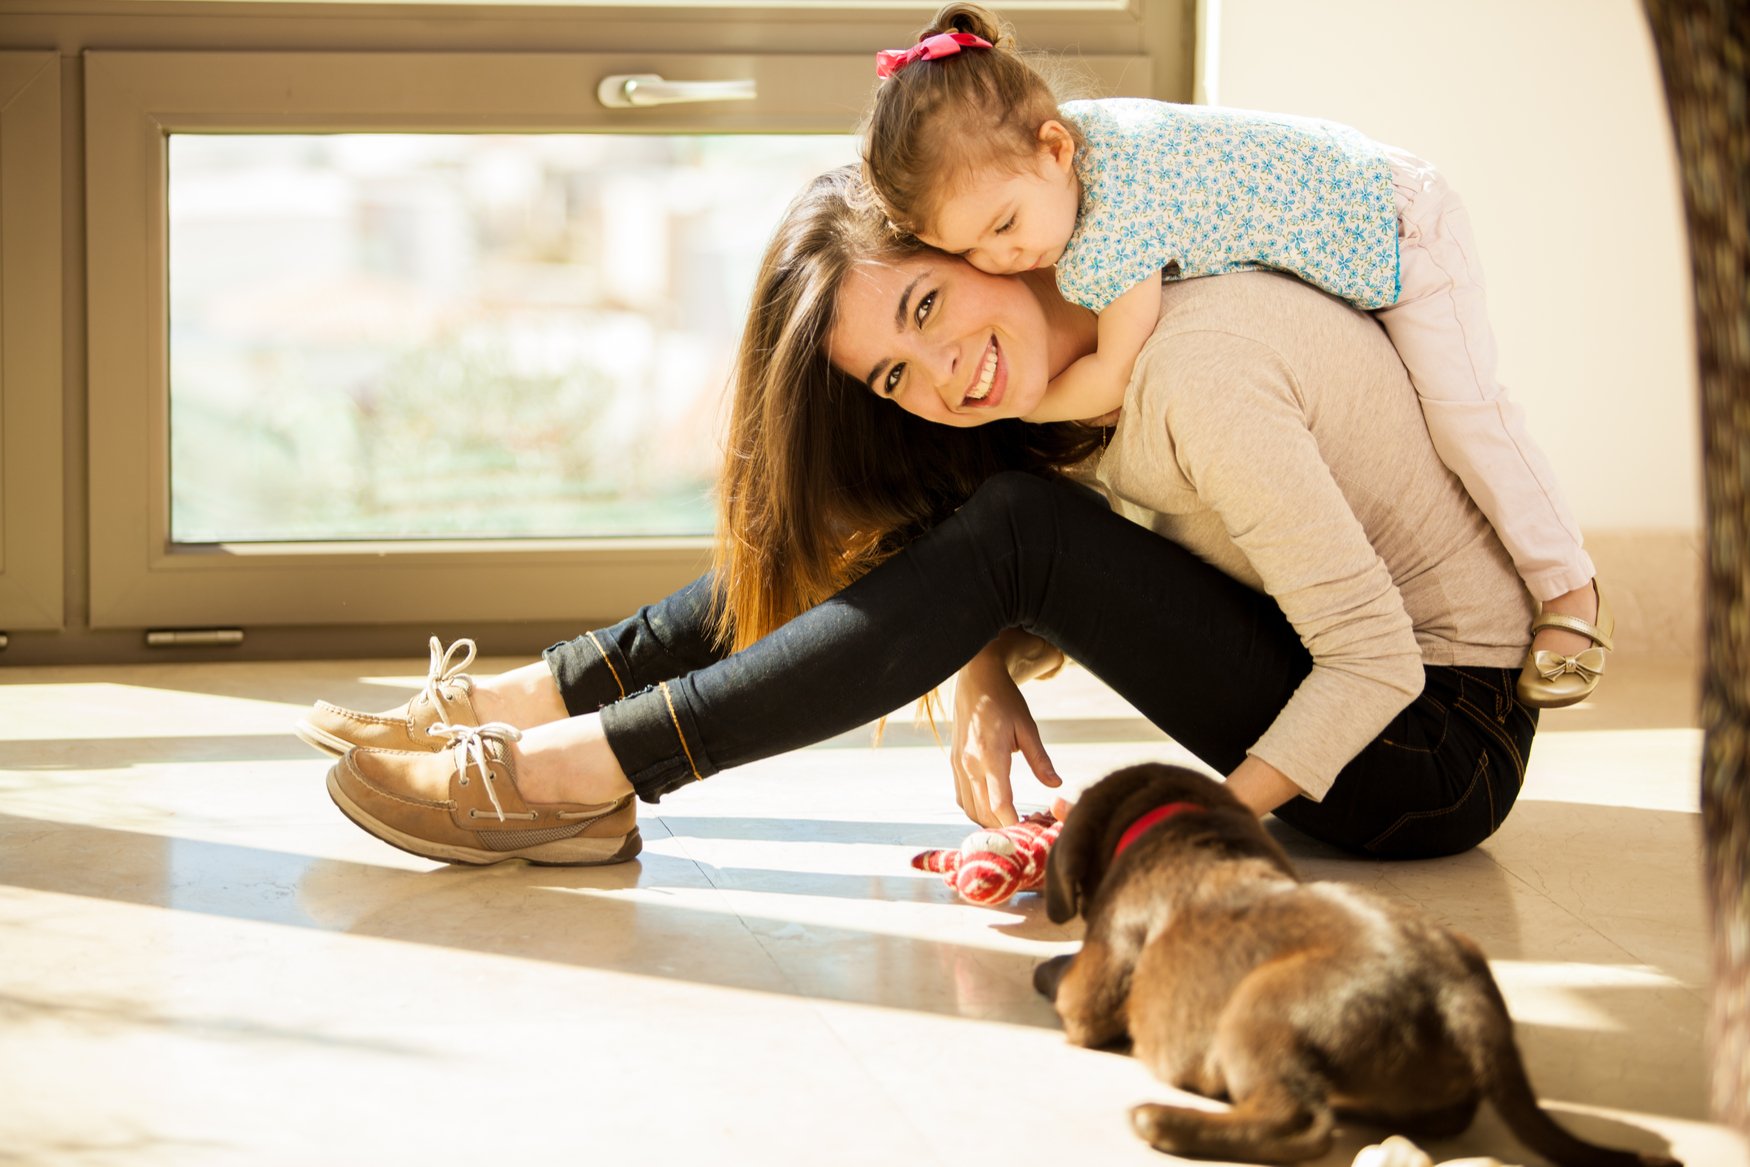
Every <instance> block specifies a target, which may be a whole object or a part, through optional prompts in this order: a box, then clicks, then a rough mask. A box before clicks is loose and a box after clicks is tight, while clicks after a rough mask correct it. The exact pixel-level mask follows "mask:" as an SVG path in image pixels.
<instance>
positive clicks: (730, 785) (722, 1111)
mask: <svg viewBox="0 0 1750 1167" xmlns="http://www.w3.org/2000/svg"><path fill="white" fill-rule="evenodd" d="M422 672H423V662H415V661H394V662H375V663H372V664H369V665H366V666H361V665H360V664H358V663H357V662H354V663H350V664H348V663H324V664H276V665H200V666H195V665H165V666H155V667H143V668H125V669H62V670H49V669H22V668H15V669H10V670H7V669H3V668H0V951H3V952H4V954H5V956H4V959H3V960H0V1100H3V1101H0V1162H5V1163H18V1162H22V1163H32V1164H35V1163H43V1164H50V1163H52V1164H78V1165H87V1164H89V1165H99V1164H104V1165H107V1164H128V1165H130V1167H132V1165H138V1164H174V1165H176V1167H192V1165H205V1164H230V1163H284V1164H314V1163H341V1164H352V1163H358V1164H395V1163H415V1162H418V1163H422V1164H444V1163H458V1162H463V1161H465V1160H474V1159H476V1158H477V1157H479V1156H483V1155H490V1156H492V1157H493V1158H504V1159H511V1160H514V1159H517V1158H523V1157H526V1158H527V1159H528V1160H529V1161H532V1162H559V1161H571V1162H614V1161H618V1162H630V1163H653V1164H667V1163H680V1162H684V1161H706V1162H711V1163H714V1164H791V1163H795V1164H809V1165H811V1167H814V1165H822V1167H826V1165H837V1164H880V1165H883V1167H892V1165H898V1164H906V1165H908V1167H909V1165H913V1164H953V1165H955V1167H964V1165H966V1164H987V1163H1002V1162H1009V1163H1014V1162H1031V1163H1053V1162H1056V1163H1091V1162H1098V1163H1102V1164H1123V1163H1136V1164H1147V1163H1161V1162H1165V1161H1167V1160H1166V1159H1165V1157H1163V1156H1160V1155H1157V1154H1155V1153H1154V1152H1152V1151H1149V1150H1148V1149H1147V1148H1146V1147H1144V1146H1143V1145H1142V1144H1141V1143H1140V1142H1138V1141H1137V1140H1135V1139H1134V1138H1133V1137H1132V1135H1131V1134H1130V1132H1129V1129H1128V1125H1127V1122H1126V1118H1125V1112H1126V1110H1127V1108H1128V1107H1129V1106H1130V1105H1131V1104H1133V1103H1135V1102H1138V1101H1141V1100H1144V1099H1166V1098H1168V1097H1170V1096H1172V1094H1173V1092H1172V1091H1170V1090H1168V1089H1167V1088H1166V1087H1164V1086H1162V1085H1160V1084H1158V1083H1156V1082H1154V1081H1153V1080H1152V1079H1150V1078H1149V1077H1148V1076H1147V1075H1146V1074H1145V1073H1144V1072H1143V1071H1142V1069H1141V1068H1140V1067H1139V1066H1138V1065H1136V1064H1135V1063H1134V1062H1133V1061H1132V1060H1130V1059H1129V1058H1127V1057H1125V1056H1122V1055H1119V1054H1114V1053H1104V1052H1091V1051H1086V1050H1079V1049H1072V1048H1070V1047H1068V1046H1066V1045H1065V1044H1064V1043H1063V1041H1062V1039H1061V1036H1060V1034H1059V1033H1058V1031H1057V1029H1056V1024H1055V1017H1054V1015H1053V1014H1052V1012H1051V1010H1050V1009H1049V1007H1048V1006H1047V1005H1046V1004H1045V1003H1044V1002H1043V1001H1041V1000H1039V999H1037V998H1036V997H1035V996H1034V995H1033V993H1032V991H1031V989H1030V988H1029V977H1030V973H1031V969H1032V966H1033V964H1034V963H1035V962H1036V961H1037V960H1038V959H1039V958H1040V957H1042V956H1046V955H1050V954H1052V953H1055V952H1060V951H1064V950H1066V949H1067V948H1069V947H1070V946H1071V945H1072V944H1073V942H1074V941H1075V940H1076V938H1077V935H1078V932H1077V931H1076V930H1074V929H1065V928H1058V927H1055V926H1053V925H1051V924H1050V923H1048V922H1047V921H1046V919H1045V916H1044V911H1043V907H1042V905H1041V904H1040V903H1039V902H1038V899H1037V897H1033V896H1029V897H1025V898H1024V899H1022V900H1021V901H1018V902H1017V903H1016V904H1013V905H1010V906H1009V907H1006V908H1003V909H1000V910H987V909H979V908H973V907H969V906H965V905H962V904H957V903H955V902H954V900H953V899H952V898H951V896H950V893H949V891H948V889H947V888H945V887H944V886H943V885H942V884H941V883H940V882H938V879H937V877H934V876H925V875H921V874H917V873H914V872H912V871H911V870H910V868H909V867H908V866H907V860H908V858H909V857H910V856H911V854H912V853H913V852H915V851H916V850H918V849H920V848H923V847H927V846H939V845H952V844H954V843H957V842H958V840H959V839H960V838H961V837H962V835H963V834H964V833H965V829H966V824H965V823H964V822H963V821H959V820H958V819H957V815H958V812H957V811H956V810H955V809H954V807H953V803H952V796H951V793H950V785H949V782H948V780H947V778H946V773H947V771H946V768H945V763H944V761H943V759H942V755H941V754H940V752H939V751H938V750H937V748H936V747H934V746H933V745H932V744H931V742H930V739H929V735H928V733H927V732H922V731H915V730H913V729H911V728H910V726H909V724H904V725H902V724H896V725H895V726H893V727H891V728H890V729H889V731H888V735H887V739H886V742H885V744H884V745H883V746H882V747H881V748H880V749H876V750H871V749H869V748H868V746H867V741H868V735H867V733H859V734H855V735H848V736H847V737H845V738H841V739H838V740H835V741H833V742H830V743H827V744H825V745H822V746H820V747H817V748H814V749H810V750H805V751H802V752H799V753H796V754H793V755H791V756H788V757H784V758H778V759H775V760H772V761H770V762H766V763H763V764H760V765H757V766H752V767H748V768H746V769H744V770H742V771H738V772H734V773H731V774H728V775H724V776H721V777H719V778H717V779H714V780H712V781H711V782H709V783H706V784H704V785H702V786H698V787H694V788H692V789H689V790H687V791H685V792H683V793H681V794H678V795H675V796H672V797H671V798H669V799H668V800H666V801H665V802H664V803H663V804H662V805H661V807H660V808H655V809H656V810H657V811H658V812H659V813H652V814H647V815H645V816H644V819H643V824H642V825H643V833H644V838H645V840H646V850H645V852H644V855H643V856H642V857H641V859H640V860H639V861H638V862H635V863H632V864H629V865H625V866H622V867H614V868H599V869H583V870H564V869H543V868H533V867H528V866H524V865H522V864H520V863H511V864H504V865H500V866H499V867H496V868H491V869H466V870H464V869H454V868H445V867H440V866H438V865H436V864H433V863H429V862H426V861H423V860H420V859H416V858H414V857H412V856H410V855H405V854H403V853H401V852H399V851H395V850H392V849H390V848H388V847H386V846H384V845H382V844H380V843H378V842H376V841H375V840H374V839H371V838H370V837H368V836H366V835H365V834H363V833H362V832H360V831H359V830H358V829H357V828H355V827H353V826H352V825H351V824H350V823H348V822H347V821H346V820H345V819H343V818H342V817H341V816H340V814H339V813H338V812H337V811H336V810H335V809H334V808H333V806H332V805H331V804H330V803H329V801H328V799H327V796H326V794H325V792H324V790H323V775H324V773H325V771H326V768H327V763H326V762H325V761H324V760H323V759H321V758H319V757H318V756H317V755H315V754H313V753H311V752H309V751H308V750H307V748H306V747H304V746H302V745H300V744H299V743H298V742H297V741H296V740H295V739H294V738H293V737H292V736H291V734H290V733H289V732H288V726H289V724H290V722H291V720H292V718H293V717H294V715H295V714H296V713H297V712H298V711H299V709H300V708H301V707H303V706H304V705H306V704H307V703H308V702H309V701H311V700H312V699H314V698H316V697H318V696H322V697H327V698H330V699H334V700H339V701H342V702H346V703H349V704H355V705H362V706H366V707H373V708H378V707H385V706H388V705H391V704H393V703H394V702H395V701H397V700H400V699H402V698H403V697H404V696H405V695H406V694H407V692H409V691H410V690H411V688H412V686H413V684H414V682H415V681H416V680H417V679H418V678H417V677H415V676H414V674H415V673H422ZM1689 673H1690V670H1689V668H1688V666H1686V665H1683V664H1681V663H1677V662H1663V663H1661V662H1657V661H1648V660H1640V661H1629V660H1623V661H1621V662H1618V668H1617V669H1616V670H1613V673H1612V676H1611V678H1610V680H1609V683H1608V684H1606V685H1605V686H1604V688H1603V690H1602V691H1601V696H1600V698H1599V700H1598V701H1597V702H1595V703H1594V704H1593V705H1591V706H1582V707H1579V708H1576V709H1573V710H1567V711H1561V712H1557V713H1553V714H1550V715H1547V716H1546V720H1545V732H1544V733H1543V734H1542V735H1541V736H1540V738H1539V740H1538V744H1537V748H1536V750H1535V752H1534V754H1533V759H1532V768H1531V774H1530V777H1529V779H1528V781H1527V786H1526V789H1525V792H1524V794H1523V796H1522V797H1521V799H1520V802H1519V805H1518V807H1517V809H1515V811H1514V812H1513V815H1512V817H1511V818H1510V819H1509V821H1508V823H1507V825H1506V827H1505V828H1504V829H1503V830H1502V831H1501V833H1500V834H1499V835H1498V836H1497V837H1496V838H1495V839H1494V840H1492V841H1490V842H1489V843H1488V844H1486V845H1485V846H1484V847H1482V848H1481V849H1480V850H1477V851H1475V852H1472V853H1470V854H1467V855H1463V856H1459V857H1456V858H1453V859H1449V860H1441V861H1436V862H1428V863H1420V864H1369V863H1358V862H1354V861H1350V860H1346V859H1342V858H1338V857H1336V856H1334V855H1332V854H1331V853H1328V852H1326V851H1324V850H1322V849H1320V848H1318V847H1316V846H1313V845H1310V844H1308V843H1306V842H1305V841H1304V840H1296V839H1295V838H1294V837H1292V836H1291V835H1290V834H1289V833H1288V832H1286V831H1285V832H1283V834H1284V837H1285V841H1286V842H1287V843H1288V844H1289V846H1290V849H1291V851H1292V852H1293V853H1294V854H1295V855H1296V857H1297V858H1299V859H1300V861H1301V862H1302V864H1303V867H1304V868H1305V869H1306V870H1307V871H1308V872H1309V873H1311V874H1314V875H1317V876H1320V877H1339V878H1345V879H1353V880H1358V881H1361V882H1364V883H1367V884H1370V885H1374V886H1376V887H1379V888H1381V889H1383V890H1385V891H1387V892H1389V893H1391V894H1395V895H1400V896H1404V897H1407V898H1409V899H1412V900H1415V901H1417V902H1419V903H1422V904H1424V905H1426V907H1427V908H1428V909H1430V910H1431V911H1433V912H1434V913H1435V914H1436V915H1437V916H1439V917H1440V918H1442V919H1443V920H1446V921H1448V922H1451V923H1452V924H1454V925H1456V926H1458V927H1460V928H1462V929H1464V930H1465V931H1468V932H1469V933H1470V934H1471V935H1473V936H1475V937H1476V938H1477V939H1478V940H1479V941H1481V942H1482V944H1483V945H1484V947H1485V948H1486V949H1488V951H1489V953H1490V955H1491V957H1492V958H1493V960H1494V967H1495V970H1496V975H1497V976H1498V978H1499V979H1500V981H1501V983H1502V986H1503V988H1504V990H1505V992H1506V994H1507V997H1508V999H1509V1001H1510V1003H1511V1005H1512V1008H1513V1012H1514V1014H1515V1016H1516V1017H1517V1018H1518V1021H1519V1029H1520V1037H1521V1043H1522V1045H1523V1047H1524V1049H1525V1053H1526V1057H1527V1060H1528V1063H1529V1065H1530V1069H1531V1073H1532V1079H1533V1081H1534V1083H1535V1084H1536V1085H1537V1086H1538V1087H1539V1089H1540V1091H1541V1093H1542V1094H1543V1096H1544V1097H1545V1099H1546V1100H1548V1101H1549V1102H1551V1103H1552V1104H1553V1106H1554V1107H1555V1108H1556V1109H1557V1110H1558V1111H1559V1113H1560V1114H1561V1115H1562V1116H1564V1117H1565V1118H1566V1119H1567V1120H1568V1121H1570V1122H1571V1124H1572V1125H1573V1126H1574V1127H1576V1128H1577V1129H1578V1130H1580V1131H1582V1132H1585V1133H1589V1134H1591V1135H1593V1136H1594V1137H1596V1138H1599V1139H1603V1140H1606V1141H1616V1142H1621V1143H1625V1144H1631V1145H1634V1146H1637V1147H1641V1148H1645V1149H1653V1148H1657V1147H1660V1146H1662V1145H1665V1144H1667V1143H1668V1144H1669V1145H1670V1147H1671V1148H1672V1150H1673V1152H1674V1153H1676V1154H1678V1155H1679V1156H1681V1157H1682V1158H1684V1159H1686V1160H1687V1161H1688V1162H1689V1163H1690V1164H1691V1165H1692V1167H1745V1165H1746V1164H1750V1158H1747V1157H1746V1154H1745V1151H1744V1149H1743V1147H1742V1145H1741V1144H1740V1143H1739V1142H1738V1141H1737V1140H1736V1139H1735V1138H1734V1137H1733V1136H1731V1135H1729V1134H1727V1133H1726V1132H1724V1131H1723V1130H1722V1129H1720V1128H1719V1127H1717V1126H1714V1125H1711V1124H1710V1123H1708V1122H1707V1120H1706V1117H1705V1097H1706V1090H1705V1080H1704V1069H1703V1055H1702V1041H1703V1023H1704V1018H1705V1011H1706V1001H1707V969H1708V961H1707V941H1706V934H1705V924H1704V916H1703V906H1702V897H1701V890H1700V877H1699V843H1698V830H1699V828H1698V819H1697V816H1696V813H1695V802H1696V795H1695V775H1696V772H1697V767H1698V756H1699V744H1700V735H1699V732H1698V731H1697V730H1695V729H1694V728H1693V725H1694V721H1693V715H1692V713H1691V709H1692V705H1693V699H1692V693H1691V679H1690V676H1689ZM1032 695H1033V697H1034V699H1035V702H1036V711H1037V712H1038V714H1039V716H1040V720H1041V722H1042V724H1043V725H1044V726H1045V732H1046V734H1047V737H1048V740H1050V741H1052V742H1055V743H1056V746H1055V749H1054V757H1055V759H1056V761H1057V765H1058V767H1059V769H1060V770H1061V771H1062V772H1063V773H1064V774H1066V775H1072V776H1074V777H1075V778H1076V779H1077V780H1085V781H1091V780H1093V779H1094V778H1096V777H1098V776H1099V775H1100V774H1101V773H1103V772H1104V771H1105V770H1107V769H1109V768H1110V767H1112V766H1113V765H1115V764H1118V763H1121V762H1125V761H1129V760H1134V759H1141V758H1148V757H1162V756H1170V755H1173V754H1174V750H1173V747H1171V746H1170V745H1169V744H1168V743H1166V742H1164V741H1163V740H1162V739H1161V738H1160V736H1159V735H1158V734H1157V733H1155V732H1154V731H1153V730H1152V729H1151V728H1150V727H1149V726H1148V725H1147V724H1146V723H1144V722H1142V721H1140V720H1138V719H1137V718H1135V717H1134V716H1133V715H1132V714H1131V713H1130V712H1129V710H1128V708H1127V707H1126V706H1124V705H1123V704H1122V703H1121V702H1119V701H1118V700H1117V699H1116V698H1115V697H1113V696H1111V695H1110V694H1109V693H1106V692H1105V691H1104V690H1103V689H1101V688H1100V687H1099V686H1098V685H1097V684H1096V683H1094V682H1092V681H1091V680H1090V679H1089V678H1088V677H1087V676H1086V675H1085V674H1075V673H1072V674H1070V675H1068V676H1066V677H1065V678H1062V679H1060V680H1057V681H1052V682H1047V683H1045V684H1042V685H1035V686H1033V687H1032ZM900 720H901V721H908V720H909V719H907V718H901V719H900ZM1026 786H1027V788H1028V789H1029V790H1030V791H1031V792H1034V793H1037V791H1038V788H1037V787H1034V786H1032V785H1031V784H1030V783H1027V784H1026ZM1377 1138H1378V1132H1377V1131H1371V1130H1367V1129H1362V1128H1350V1129H1346V1130H1345V1131H1344V1134H1343V1141H1342V1142H1341V1144H1340V1146H1339V1148H1338V1150H1337V1151H1335V1152H1333V1153H1332V1154H1331V1155H1330V1156H1329V1157H1327V1158H1326V1159H1324V1160H1321V1162H1322V1163H1325V1164H1337V1163H1343V1164H1347V1163H1348V1162H1349V1160H1350V1158H1351V1157H1352V1156H1353V1154H1354V1152H1355V1151H1356V1150H1357V1149H1358V1148H1359V1147H1361V1146H1362V1145H1364V1144H1365V1143H1367V1142H1370V1141H1375V1140H1376V1139H1377ZM1430 1150H1432V1151H1434V1152H1435V1153H1436V1156H1437V1157H1456V1156H1459V1155H1463V1154H1485V1153H1487V1154H1498V1155H1500V1156H1501V1157H1502V1158H1503V1159H1504V1160H1507V1161H1509V1162H1524V1161H1528V1160H1526V1159H1524V1158H1523V1157H1522V1156H1523V1154H1524V1153H1523V1152H1521V1151H1520V1150H1519V1149H1518V1148H1517V1147H1516V1145H1515V1144H1514V1143H1513V1142H1512V1141H1511V1139H1510V1138H1509V1137H1508V1136H1507V1135H1506V1134H1505V1133H1504V1131H1503V1129H1502V1127H1501V1126H1500V1123H1499V1121H1498V1120H1497V1119H1496V1118H1495V1117H1494V1116H1493V1115H1492V1114H1491V1113H1488V1112H1486V1111H1485V1114H1484V1116H1483V1117H1482V1118H1481V1119H1480V1120H1479V1121H1478V1123H1477V1124H1476V1125H1475V1126H1473V1127H1472V1128H1471V1130H1470V1131H1469V1132H1468V1133H1467V1134H1466V1135H1465V1136H1464V1137H1462V1138H1459V1139H1455V1140H1451V1141H1449V1142H1445V1143H1440V1144H1436V1145H1433V1146H1431V1147H1430Z"/></svg>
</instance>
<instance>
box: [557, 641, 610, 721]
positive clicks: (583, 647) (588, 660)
mask: <svg viewBox="0 0 1750 1167" xmlns="http://www.w3.org/2000/svg"><path fill="white" fill-rule="evenodd" d="M541 658H542V659H543V660H545V661H546V662H547V667H548V668H549V669H551V670H553V680H554V681H555V682H557V683H558V685H559V695H560V697H562V698H563V699H564V701H565V712H566V714H567V715H568V716H571V717H578V716H580V715H582V714H585V713H594V712H595V711H596V710H598V709H600V708H601V707H602V706H604V705H607V704H608V703H609V702H612V701H618V700H620V698H622V697H624V696H626V682H627V680H628V679H629V678H630V677H631V676H632V666H631V664H630V662H628V661H627V660H626V656H625V654H624V653H622V652H621V651H620V646H619V645H617V644H615V643H614V642H613V641H612V640H611V639H609V638H608V637H606V636H601V635H598V634H596V633H593V632H586V633H584V634H583V635H582V636H579V637H577V638H575V639H573V640H562V641H560V642H559V643H558V644H554V645H549V646H548V647H547V649H546V650H545V651H543V652H542V653H541Z"/></svg>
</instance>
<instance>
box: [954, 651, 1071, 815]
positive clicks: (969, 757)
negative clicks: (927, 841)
mask: <svg viewBox="0 0 1750 1167" xmlns="http://www.w3.org/2000/svg"><path fill="white" fill-rule="evenodd" d="M1062 667H1063V653H1061V652H1059V651H1058V650H1057V649H1056V648H1054V647H1052V646H1051V645H1049V644H1047V643H1046V642H1045V641H1043V640H1041V639H1039V637H1037V636H1033V635H1031V634H1030V633H1026V632H1022V631H1021V630H1020V629H1016V628H1011V629H1009V630H1008V631H1006V632H1003V633H1001V634H999V635H998V636H997V638H996V639H995V640H993V641H991V642H990V643H989V644H988V645H986V646H985V647H984V649H983V651H981V652H980V653H979V654H978V655H977V656H975V657H973V658H972V660H970V661H969V662H967V664H966V666H965V667H964V668H962V669H961V670H960V672H959V674H958V675H957V679H956V681H955V684H954V736H953V744H952V746H951V749H950V757H949V761H950V762H951V764H952V766H953V768H954V791H955V800H956V801H957V802H958V803H959V805H960V809H961V810H963V811H965V812H966V816H967V817H968V818H970V819H971V820H972V821H973V822H975V823H977V824H979V825H980V826H984V827H998V826H1011V825H1013V824H1014V823H1017V822H1019V821H1020V816H1019V815H1018V814H1017V813H1016V811H1015V798H1014V791H1013V789H1012V787H1011V786H1010V782H1009V772H1010V767H1011V765H1012V763H1013V760H1014V756H1015V753H1016V751H1017V750H1018V751H1020V754H1021V756H1022V757H1024V758H1026V759H1027V765H1028V766H1029V767H1030V768H1031V769H1032V771H1033V776H1034V777H1035V778H1037V779H1039V782H1040V784H1041V785H1043V786H1052V787H1055V786H1061V785H1062V784H1063V780H1062V779H1061V778H1059V777H1058V776H1057V769H1056V767H1055V766H1053V765H1052V762H1051V757H1050V755H1048V754H1047V753H1046V751H1045V743H1044V742H1042V741H1041V740H1040V738H1039V726H1038V723H1036V722H1035V721H1034V720H1033V714H1032V711H1031V710H1029V709H1028V708H1027V699H1026V698H1025V697H1023V696H1022V695H1021V689H1020V683H1021V682H1023V681H1027V680H1030V679H1031V678H1034V677H1046V676H1050V675H1052V674H1053V673H1055V672H1057V670H1058V669H1060V668H1062Z"/></svg>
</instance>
